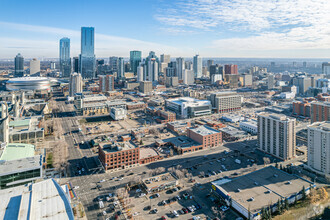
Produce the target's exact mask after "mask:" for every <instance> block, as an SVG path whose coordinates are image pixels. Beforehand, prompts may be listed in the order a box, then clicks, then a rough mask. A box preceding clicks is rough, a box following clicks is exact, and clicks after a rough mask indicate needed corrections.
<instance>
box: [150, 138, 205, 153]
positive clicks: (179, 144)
mask: <svg viewBox="0 0 330 220" xmlns="http://www.w3.org/2000/svg"><path fill="white" fill-rule="evenodd" d="M156 146H158V147H163V146H172V147H173V149H174V150H176V151H177V152H178V154H184V153H190V152H194V151H199V150H203V149H204V148H203V146H202V145H201V144H200V143H198V142H197V141H194V140H193V139H191V138H189V137H187V136H178V137H173V138H167V139H163V140H157V141H156Z"/></svg>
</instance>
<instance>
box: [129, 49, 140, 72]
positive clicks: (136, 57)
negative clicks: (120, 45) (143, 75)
mask: <svg viewBox="0 0 330 220" xmlns="http://www.w3.org/2000/svg"><path fill="white" fill-rule="evenodd" d="M141 57H142V53H141V51H138V50H133V51H131V52H130V63H131V69H132V72H134V74H137V68H138V66H139V64H140V62H141Z"/></svg>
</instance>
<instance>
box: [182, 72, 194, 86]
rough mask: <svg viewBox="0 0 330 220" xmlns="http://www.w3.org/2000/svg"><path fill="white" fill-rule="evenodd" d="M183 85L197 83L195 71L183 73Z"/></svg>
mask: <svg viewBox="0 0 330 220" xmlns="http://www.w3.org/2000/svg"><path fill="white" fill-rule="evenodd" d="M182 78H183V84H185V85H192V84H194V83H195V75H194V71H193V70H188V69H185V70H184V71H183V77H182Z"/></svg>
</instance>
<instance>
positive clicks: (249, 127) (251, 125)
mask: <svg viewBox="0 0 330 220" xmlns="http://www.w3.org/2000/svg"><path fill="white" fill-rule="evenodd" d="M239 127H240V129H242V130H243V131H246V132H248V133H250V134H253V135H255V134H258V123H257V122H256V121H254V120H245V121H240V122H239Z"/></svg>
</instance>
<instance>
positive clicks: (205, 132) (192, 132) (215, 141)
mask: <svg viewBox="0 0 330 220" xmlns="http://www.w3.org/2000/svg"><path fill="white" fill-rule="evenodd" d="M187 136H188V137H189V138H191V139H193V140H194V141H196V142H198V143H201V144H202V146H203V148H207V147H217V146H220V145H222V134H221V132H220V131H218V130H215V129H213V128H210V127H209V126H206V125H202V126H199V127H196V128H188V129H187Z"/></svg>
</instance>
